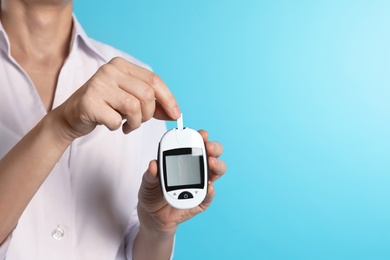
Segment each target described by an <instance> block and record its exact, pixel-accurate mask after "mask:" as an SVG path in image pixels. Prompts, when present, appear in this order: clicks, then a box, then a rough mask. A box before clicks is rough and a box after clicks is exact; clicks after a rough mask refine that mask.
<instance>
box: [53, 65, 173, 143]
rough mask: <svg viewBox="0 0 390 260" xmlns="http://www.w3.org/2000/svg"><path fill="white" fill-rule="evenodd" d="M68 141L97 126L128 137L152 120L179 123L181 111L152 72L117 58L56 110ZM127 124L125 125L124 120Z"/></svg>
mask: <svg viewBox="0 0 390 260" xmlns="http://www.w3.org/2000/svg"><path fill="white" fill-rule="evenodd" d="M56 110H57V111H56V113H57V115H59V117H60V120H61V122H62V124H61V125H62V131H63V133H65V137H66V138H69V139H71V140H74V139H75V138H77V137H80V136H83V135H86V134H88V133H90V132H91V131H92V130H93V129H94V128H95V127H96V126H97V125H99V124H102V125H105V126H106V127H107V128H108V129H110V130H116V129H118V128H119V127H120V126H121V125H122V129H123V132H124V133H125V134H127V133H129V132H131V131H133V130H135V129H137V128H138V127H140V125H141V123H143V122H145V121H147V120H149V119H150V118H151V117H155V118H158V119H177V118H179V116H180V111H179V108H178V105H177V102H176V100H175V98H174V97H173V95H172V93H171V92H170V91H169V89H168V87H167V86H166V85H165V84H164V82H163V81H162V80H161V79H160V77H159V76H157V75H156V74H154V73H153V72H151V71H149V70H147V69H144V68H141V67H139V66H137V65H135V64H132V63H130V62H127V61H126V60H124V59H122V58H114V59H112V60H111V61H110V62H108V63H107V64H105V65H103V66H102V67H100V68H99V70H98V71H97V72H96V73H95V75H93V76H92V78H91V79H89V80H88V81H87V82H86V83H85V84H84V85H83V86H82V87H80V89H78V90H77V91H76V92H75V93H74V94H73V95H72V96H71V97H70V98H69V99H68V100H67V101H65V102H64V103H63V104H62V105H61V106H60V107H58V108H57V109H56ZM123 119H125V120H126V121H125V122H124V123H123V124H122V120H123Z"/></svg>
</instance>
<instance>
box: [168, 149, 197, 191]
mask: <svg viewBox="0 0 390 260" xmlns="http://www.w3.org/2000/svg"><path fill="white" fill-rule="evenodd" d="M164 169H165V174H166V178H165V179H166V186H167V187H168V189H175V188H176V189H179V188H182V187H183V186H184V187H194V188H195V187H202V185H203V181H204V176H203V174H204V163H203V154H202V150H201V149H199V148H182V149H174V150H170V151H166V152H164Z"/></svg>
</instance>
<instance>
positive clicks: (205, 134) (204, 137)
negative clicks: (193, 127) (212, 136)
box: [198, 130, 209, 143]
mask: <svg viewBox="0 0 390 260" xmlns="http://www.w3.org/2000/svg"><path fill="white" fill-rule="evenodd" d="M198 132H199V134H200V135H201V136H202V138H203V142H205V143H206V142H207V141H208V139H209V133H208V132H207V131H206V130H199V131H198Z"/></svg>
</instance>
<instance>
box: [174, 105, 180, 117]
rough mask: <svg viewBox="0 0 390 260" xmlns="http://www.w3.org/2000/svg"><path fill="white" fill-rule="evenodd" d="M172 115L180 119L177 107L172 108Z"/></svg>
mask: <svg viewBox="0 0 390 260" xmlns="http://www.w3.org/2000/svg"><path fill="white" fill-rule="evenodd" d="M173 114H174V115H175V117H176V118H179V117H180V110H179V108H178V107H177V106H175V107H174V108H173Z"/></svg>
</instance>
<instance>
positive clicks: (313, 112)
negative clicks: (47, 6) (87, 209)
mask: <svg viewBox="0 0 390 260" xmlns="http://www.w3.org/2000/svg"><path fill="white" fill-rule="evenodd" d="M75 12H76V14H77V16H78V18H79V20H80V22H81V23H82V24H83V25H84V28H85V30H86V31H87V33H89V35H90V36H92V37H94V38H96V39H98V40H100V41H103V42H106V43H108V44H111V45H113V46H115V47H117V48H119V49H121V50H124V51H126V52H128V53H130V54H132V55H133V56H135V57H137V58H139V59H141V60H143V61H144V62H146V63H148V64H150V65H151V66H152V67H153V69H154V70H155V71H156V72H157V73H158V74H159V75H161V77H162V78H163V79H164V80H165V82H166V83H167V84H168V85H169V87H170V88H171V90H172V91H173V93H174V94H175V95H176V97H177V99H178V100H179V103H180V105H181V109H182V110H183V112H184V116H185V125H187V126H190V127H192V128H196V129H199V128H205V129H207V130H208V131H209V132H210V136H211V139H216V140H219V141H221V142H222V143H223V144H224V146H225V149H226V152H225V154H224V156H223V159H224V160H225V161H226V162H227V163H228V166H229V170H228V172H227V174H226V176H225V177H223V179H221V180H220V181H219V182H218V183H216V193H217V195H216V198H215V201H214V204H213V205H212V206H211V208H210V209H209V210H208V211H207V212H206V213H204V214H202V215H199V216H197V217H196V218H195V219H193V220H191V221H190V222H188V223H185V224H183V225H181V226H180V229H179V231H178V234H177V244H176V251H175V259H186V260H192V259H194V260H195V259H196V260H199V259H354V260H356V259H390V203H389V198H390V165H389V159H390V102H389V101H390V77H389V75H390V51H389V50H390V2H389V1H358V0H351V1H343V0H337V1H333V0H328V1H312V0H311V1H303V0H301V1H287V0H285V1H277V0H275V1H260V0H240V1H227V0H225V1H222V0H220V1H213V0H209V1H205V0H197V1H190V0H188V1H183V0H181V1H179V0H167V1H157V0H156V1H150V0H149V1H146V0H145V1H136V0H126V1H125V0H121V1H92V0H83V1H75Z"/></svg>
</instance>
